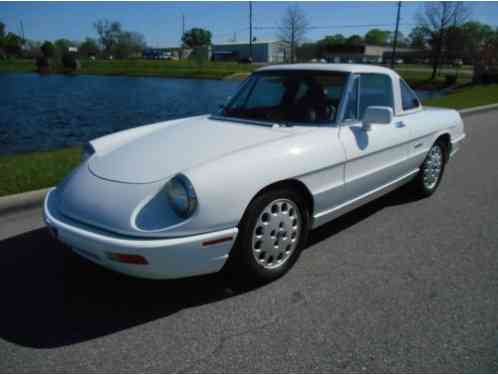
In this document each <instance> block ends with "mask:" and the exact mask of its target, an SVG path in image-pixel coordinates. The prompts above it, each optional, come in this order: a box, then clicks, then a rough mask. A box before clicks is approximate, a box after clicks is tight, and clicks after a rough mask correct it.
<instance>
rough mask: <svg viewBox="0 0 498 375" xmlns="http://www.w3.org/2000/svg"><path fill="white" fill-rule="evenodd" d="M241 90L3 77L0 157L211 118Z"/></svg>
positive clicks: (209, 83) (184, 83)
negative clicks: (183, 119) (178, 121)
mask: <svg viewBox="0 0 498 375" xmlns="http://www.w3.org/2000/svg"><path fill="white" fill-rule="evenodd" d="M239 85H240V82H238V81H220V80H200V79H170V78H155V77H146V78H139V77H123V76H114V77H113V76H90V75H88V76H86V75H76V76H65V75H38V74H0V87H1V90H0V154H13V153H16V152H24V151H34V150H49V149H55V148H61V147H66V146H72V145H77V144H82V143H84V142H86V141H88V140H90V139H93V138H96V137H99V136H102V135H105V134H109V133H112V132H116V131H119V130H122V129H128V128H131V127H135V126H140V125H144V124H150V123H154V122H158V121H164V120H169V119H174V118H179V117H186V116H192V115H197V114H202V113H212V112H214V111H216V110H217V108H218V104H219V103H222V102H224V101H225V99H226V97H227V96H230V95H233V93H234V92H235V91H236V90H237V88H238V86H239ZM422 94H424V93H422ZM426 95H427V94H425V95H421V98H422V99H425V98H426V97H427V96H426Z"/></svg>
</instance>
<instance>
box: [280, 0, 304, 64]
mask: <svg viewBox="0 0 498 375" xmlns="http://www.w3.org/2000/svg"><path fill="white" fill-rule="evenodd" d="M308 30H309V21H308V18H307V17H306V14H305V13H304V12H303V11H302V10H301V8H299V7H298V6H297V5H295V6H290V7H288V8H287V10H286V12H285V14H284V16H283V17H282V19H281V21H280V26H279V28H278V38H279V39H280V40H282V41H283V42H285V43H286V44H287V45H289V47H290V62H291V63H294V61H295V58H296V47H297V46H298V45H299V44H301V43H302V42H303V41H304V37H305V35H306V32H307V31H308Z"/></svg>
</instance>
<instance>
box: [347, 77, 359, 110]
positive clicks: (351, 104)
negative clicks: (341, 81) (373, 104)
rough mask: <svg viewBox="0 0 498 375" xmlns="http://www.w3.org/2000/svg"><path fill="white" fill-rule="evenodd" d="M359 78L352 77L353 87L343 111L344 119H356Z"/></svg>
mask: <svg viewBox="0 0 498 375" xmlns="http://www.w3.org/2000/svg"><path fill="white" fill-rule="evenodd" d="M359 83H360V79H359V78H354V81H353V87H352V88H351V91H350V92H349V94H348V99H347V102H346V109H345V111H344V120H358V119H359V118H358V89H359Z"/></svg>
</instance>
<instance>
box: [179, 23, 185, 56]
mask: <svg viewBox="0 0 498 375" xmlns="http://www.w3.org/2000/svg"><path fill="white" fill-rule="evenodd" d="M184 35H185V14H182V37H181V39H180V40H181V44H180V46H181V50H180V54H181V56H180V59H183V55H184V47H185V46H184V45H183V36H184Z"/></svg>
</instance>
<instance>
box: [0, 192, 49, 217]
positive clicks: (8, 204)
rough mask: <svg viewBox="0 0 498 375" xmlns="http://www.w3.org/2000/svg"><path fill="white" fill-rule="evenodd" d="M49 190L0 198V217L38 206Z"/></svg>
mask: <svg viewBox="0 0 498 375" xmlns="http://www.w3.org/2000/svg"><path fill="white" fill-rule="evenodd" d="M50 189H51V188H47V189H40V190H34V191H28V192H27V193H20V194H14V195H6V196H5V197H0V215H4V214H7V213H10V212H16V211H21V210H26V209H29V208H33V207H37V206H40V205H41V203H42V202H43V199H44V198H45V194H47V191H49V190H50Z"/></svg>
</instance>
